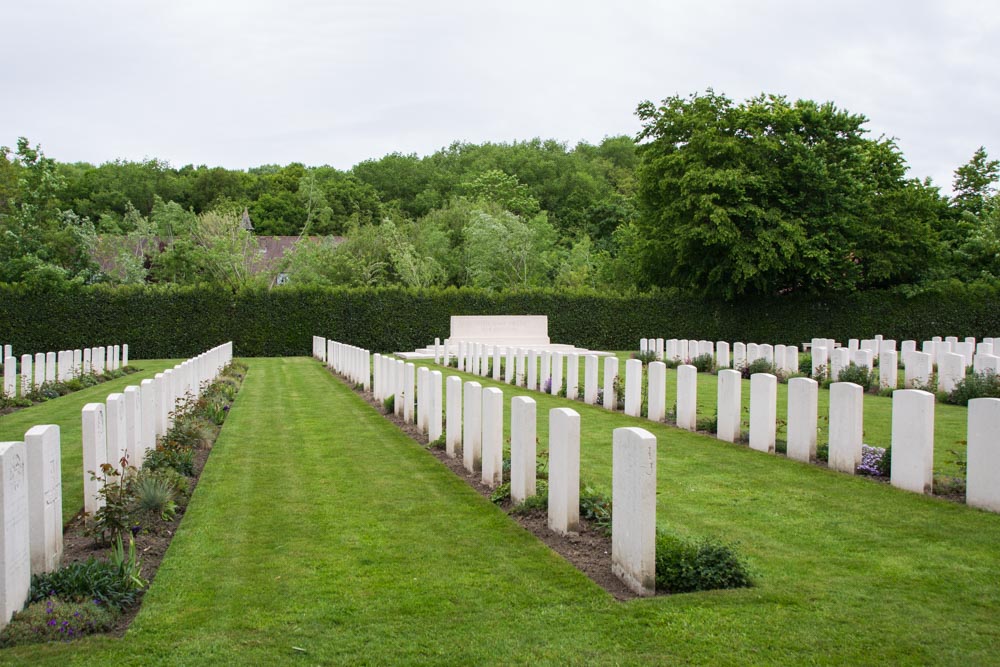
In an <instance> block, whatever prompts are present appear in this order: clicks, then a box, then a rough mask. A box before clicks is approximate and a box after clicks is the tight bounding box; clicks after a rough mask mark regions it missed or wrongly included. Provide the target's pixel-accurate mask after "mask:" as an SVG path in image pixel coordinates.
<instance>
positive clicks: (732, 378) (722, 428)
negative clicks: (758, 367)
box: [716, 369, 743, 442]
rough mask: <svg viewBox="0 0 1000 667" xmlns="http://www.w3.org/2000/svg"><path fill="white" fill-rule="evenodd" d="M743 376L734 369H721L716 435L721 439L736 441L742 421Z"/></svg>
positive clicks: (718, 387)
mask: <svg viewBox="0 0 1000 667" xmlns="http://www.w3.org/2000/svg"><path fill="white" fill-rule="evenodd" d="M742 393H743V376H742V375H740V372H739V371H737V370H732V369H724V370H721V371H719V375H718V386H717V394H718V396H717V399H716V400H717V405H718V422H717V426H716V435H717V436H718V438H719V440H724V441H726V442H736V440H737V439H738V438H739V437H740V435H741V433H740V430H741V429H740V424H741V423H742V410H743V407H742Z"/></svg>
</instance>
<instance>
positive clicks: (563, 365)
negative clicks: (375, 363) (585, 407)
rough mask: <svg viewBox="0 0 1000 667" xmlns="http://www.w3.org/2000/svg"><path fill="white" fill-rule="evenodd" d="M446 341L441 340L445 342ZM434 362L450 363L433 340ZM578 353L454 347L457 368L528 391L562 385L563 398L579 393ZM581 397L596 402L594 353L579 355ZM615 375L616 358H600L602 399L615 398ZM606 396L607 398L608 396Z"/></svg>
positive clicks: (556, 389) (558, 389) (556, 390)
mask: <svg viewBox="0 0 1000 667" xmlns="http://www.w3.org/2000/svg"><path fill="white" fill-rule="evenodd" d="M447 342H448V341H445V343H447ZM434 348H435V359H434V361H435V363H439V364H443V365H444V366H448V365H449V364H450V361H451V359H450V356H449V346H448V345H447V344H446V345H444V346H441V345H439V343H438V339H435V340H434ZM580 356H581V355H579V354H578V353H575V352H560V351H558V350H549V349H535V348H530V347H528V348H526V347H509V346H502V345H491V344H489V343H466V342H460V343H459V347H458V355H457V364H458V370H459V371H462V372H466V373H472V374H473V375H479V376H481V377H491V378H492V379H494V380H496V381H498V382H500V381H502V382H505V383H507V384H513V385H515V386H518V387H524V388H525V389H530V390H532V391H539V390H541V391H544V392H546V393H549V394H552V395H553V396H556V395H558V394H559V393H560V392H561V391H563V384H565V385H566V388H565V391H566V398H568V399H570V400H576V399H577V398H579V396H580V389H581V383H580ZM583 361H584V373H583V383H582V388H583V400H584V402H585V403H588V404H591V405H594V404H595V403H598V402H599V399H600V392H601V390H602V387H600V386H599V385H598V372H597V371H598V364H599V363H600V357H598V356H597V355H596V354H586V355H583ZM617 376H618V359H617V358H616V357H613V356H608V357H605V358H604V386H603V394H604V396H605V401H608V400H610V401H611V404H614V402H615V396H616V393H615V390H614V383H615V379H616V378H617ZM608 397H610V398H608Z"/></svg>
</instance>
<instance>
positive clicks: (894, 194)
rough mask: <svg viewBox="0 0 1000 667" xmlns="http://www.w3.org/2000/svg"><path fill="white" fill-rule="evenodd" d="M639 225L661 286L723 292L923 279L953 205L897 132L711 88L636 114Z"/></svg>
mask: <svg viewBox="0 0 1000 667" xmlns="http://www.w3.org/2000/svg"><path fill="white" fill-rule="evenodd" d="M637 113H638V115H639V118H640V119H641V121H642V124H643V128H642V131H641V132H640V134H639V139H640V141H641V142H642V143H641V145H640V147H639V150H640V156H641V164H640V168H639V174H638V182H639V199H640V204H641V206H642V216H641V221H640V223H639V224H640V229H641V232H642V233H643V235H644V236H645V239H646V242H647V243H646V246H645V248H646V250H645V255H644V265H643V269H644V273H645V275H646V277H647V278H648V280H649V282H650V283H651V284H655V285H662V286H669V285H674V286H679V287H687V288H692V289H694V290H697V291H699V292H701V293H703V294H706V295H711V296H722V297H725V298H734V297H736V296H739V295H750V294H776V293H786V292H792V291H809V292H821V291H826V290H835V291H844V290H852V289H859V288H866V287H885V286H888V285H893V284H899V283H906V282H913V281H915V280H917V279H919V278H920V276H921V275H923V273H924V272H925V271H926V270H927V268H928V267H929V266H930V265H932V264H933V263H934V262H935V261H936V260H937V257H938V255H939V252H940V251H939V243H938V241H937V238H936V234H935V232H934V228H935V226H936V224H935V223H936V220H937V217H938V216H939V215H940V214H941V211H942V209H943V207H944V205H945V203H946V202H945V201H944V200H943V199H942V198H941V197H940V195H939V194H938V192H937V189H936V188H934V187H931V186H930V185H929V184H926V183H920V182H919V181H917V180H913V179H907V178H906V177H905V174H906V164H905V161H904V159H903V157H902V155H901V154H900V152H899V150H898V149H897V147H896V145H895V143H894V142H893V141H892V140H891V139H886V138H879V139H870V138H867V137H866V136H865V135H866V130H865V129H864V124H865V123H866V122H867V119H866V118H865V117H864V116H861V115H857V114H851V113H848V112H847V111H844V110H840V109H837V108H836V107H835V106H834V105H833V104H830V103H826V104H817V103H815V102H811V101H803V100H799V101H797V102H795V103H794V104H793V103H789V102H788V101H787V100H786V99H785V98H784V97H780V96H774V95H767V96H764V95H762V96H760V97H756V98H753V99H750V100H747V101H745V102H742V103H740V104H734V103H733V101H732V100H730V99H728V98H726V97H725V96H723V95H717V94H715V93H714V92H713V91H711V90H709V91H707V92H706V93H705V94H695V95H692V96H690V97H687V98H681V97H676V96H675V97H671V98H668V99H666V100H664V101H663V102H662V104H660V105H659V106H657V105H654V104H652V103H651V102H643V103H642V104H640V105H639V107H638V111H637Z"/></svg>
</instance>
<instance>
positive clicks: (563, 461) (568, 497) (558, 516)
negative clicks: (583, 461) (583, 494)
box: [549, 408, 580, 535]
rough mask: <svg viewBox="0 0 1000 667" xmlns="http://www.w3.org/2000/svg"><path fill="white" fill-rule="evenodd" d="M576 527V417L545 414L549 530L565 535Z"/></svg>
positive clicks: (565, 412) (561, 410) (567, 413)
mask: <svg viewBox="0 0 1000 667" xmlns="http://www.w3.org/2000/svg"><path fill="white" fill-rule="evenodd" d="M579 525H580V415H579V414H577V412H576V411H575V410H571V409H569V408H555V409H553V410H551V411H550V412H549V529H550V530H553V531H555V532H556V533H559V534H561V535H565V534H567V533H570V532H574V531H576V530H577V528H579Z"/></svg>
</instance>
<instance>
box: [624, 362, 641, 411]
mask: <svg viewBox="0 0 1000 667" xmlns="http://www.w3.org/2000/svg"><path fill="white" fill-rule="evenodd" d="M641 408H642V362H641V361H640V360H638V359H629V360H628V361H626V362H625V414H627V415H628V416H630V417H638V416H639V411H640V409H641Z"/></svg>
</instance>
